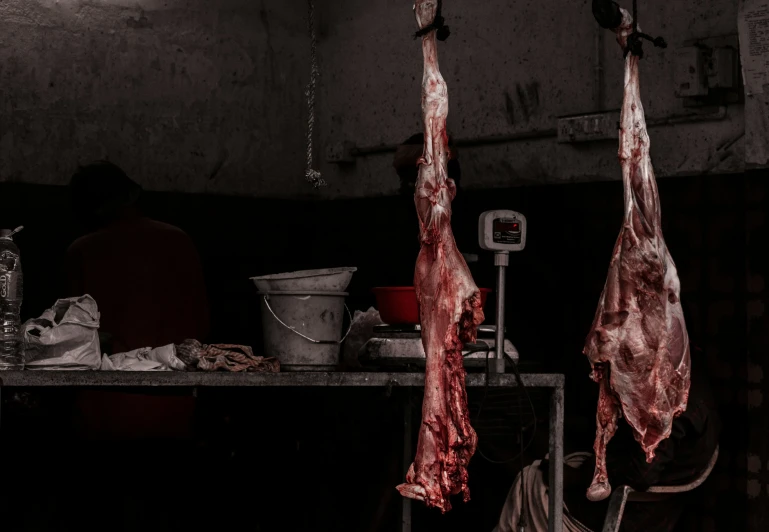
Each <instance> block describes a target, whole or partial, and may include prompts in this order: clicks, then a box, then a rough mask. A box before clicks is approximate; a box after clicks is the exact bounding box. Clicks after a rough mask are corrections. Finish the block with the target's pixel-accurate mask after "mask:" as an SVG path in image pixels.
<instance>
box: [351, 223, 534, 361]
mask: <svg viewBox="0 0 769 532" xmlns="http://www.w3.org/2000/svg"><path fill="white" fill-rule="evenodd" d="M478 243H479V245H480V246H481V249H484V250H486V251H493V252H494V265H495V266H496V267H497V291H496V296H497V297H496V318H497V319H496V325H481V326H480V327H478V337H477V340H476V342H475V343H474V344H465V346H464V349H463V355H464V360H465V366H467V367H481V368H485V367H487V364H488V368H489V371H492V372H495V373H504V372H505V356H504V355H505V354H506V355H507V356H509V357H510V358H511V359H512V360H513V361H514V362H515V363H516V364H517V363H518V351H517V350H516V348H515V346H514V345H513V344H512V342H510V340H507V339H505V332H506V331H505V328H504V321H505V271H506V268H507V266H508V264H509V258H510V252H514V251H521V250H523V248H524V247H525V246H526V217H525V216H524V215H522V214H520V213H518V212H515V211H508V210H496V211H487V212H484V213H483V214H481V216H480V218H479V219H478ZM421 331H422V329H421V327H420V326H419V325H377V326H375V327H374V336H373V337H372V338H371V339H370V340H368V341H367V342H366V343H365V344H364V345H363V347H361V349H360V352H359V353H358V360H359V361H360V362H361V363H362V364H366V365H371V366H377V367H380V368H389V367H393V366H404V365H405V366H419V367H421V366H424V365H425V352H424V347H423V346H422V336H421Z"/></svg>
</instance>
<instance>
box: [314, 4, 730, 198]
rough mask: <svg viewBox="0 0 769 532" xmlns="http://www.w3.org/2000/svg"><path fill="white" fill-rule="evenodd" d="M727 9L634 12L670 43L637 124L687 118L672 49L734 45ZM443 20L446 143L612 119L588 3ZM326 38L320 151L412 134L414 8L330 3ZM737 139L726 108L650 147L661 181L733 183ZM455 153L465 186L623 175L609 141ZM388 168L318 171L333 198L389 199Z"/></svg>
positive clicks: (546, 142) (528, 143)
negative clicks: (687, 44) (606, 113)
mask: <svg viewBox="0 0 769 532" xmlns="http://www.w3.org/2000/svg"><path fill="white" fill-rule="evenodd" d="M622 4H623V7H626V8H630V6H631V4H630V2H629V1H625V2H622ZM736 9H737V8H736V3H735V2H733V1H732V0H698V1H696V2H654V3H649V2H646V3H643V2H641V11H640V16H639V19H640V21H641V26H642V27H643V29H645V30H646V31H648V32H650V33H652V34H654V35H655V36H656V35H658V34H659V35H662V36H664V37H665V38H666V39H667V41H668V44H669V48H668V49H667V50H660V49H654V48H653V47H652V46H651V45H649V44H647V45H646V51H647V56H646V57H645V58H644V60H643V62H642V73H641V76H642V78H641V84H642V91H643V97H644V106H645V110H646V113H647V117H649V118H657V119H660V118H665V117H669V116H672V115H680V114H682V113H684V112H687V110H686V109H684V108H683V105H682V103H681V101H680V100H679V99H677V98H676V97H675V95H674V92H673V91H674V83H673V57H674V51H675V48H676V47H678V46H680V45H681V44H682V43H683V42H684V41H685V40H687V39H694V38H705V37H712V36H719V35H729V34H734V35H736V33H737V18H736V16H737V15H736V13H737V11H736ZM443 11H444V16H445V17H446V19H447V24H448V25H449V26H450V27H451V29H452V35H451V37H450V38H449V39H448V40H447V41H446V42H445V43H443V44H441V45H440V52H439V55H440V62H441V70H442V72H443V75H444V77H445V78H446V81H447V83H448V87H449V99H450V111H449V128H450V132H451V133H452V134H453V135H454V136H455V138H458V139H472V138H474V137H479V136H491V135H508V134H516V133H517V134H524V135H525V134H526V133H527V132H534V131H537V130H540V131H541V130H547V129H553V128H555V127H556V117H557V116H562V115H569V114H577V113H585V112H593V111H597V110H600V109H618V108H619V106H620V103H621V98H622V69H623V61H622V52H621V50H620V48H619V46H618V45H617V43H616V41H615V40H614V38H613V34H611V33H609V32H604V36H603V37H604V42H603V46H602V50H603V56H604V64H605V75H604V78H605V83H604V87H603V92H604V93H605V101H604V102H603V103H600V102H598V101H597V99H598V98H599V97H600V96H599V94H598V93H597V91H596V90H595V88H596V83H595V68H594V67H595V57H596V53H595V40H594V39H595V34H596V30H597V24H596V23H595V21H594V19H593V17H592V15H591V12H590V2H589V1H587V0H585V1H582V2H532V1H526V0H516V1H515V2H509V1H507V0H489V1H485V2H469V1H465V2H462V1H460V0H447V1H446V2H445V3H444V10H443ZM322 27H323V30H324V40H323V46H322V57H323V64H322V67H321V69H322V75H323V83H324V96H325V98H324V100H323V102H322V113H323V128H324V129H323V137H324V140H325V141H327V142H333V141H341V140H350V141H353V142H355V143H356V144H357V145H358V146H373V145H378V144H395V143H399V142H401V141H403V140H405V139H406V138H407V137H408V136H410V135H412V134H413V133H416V132H419V131H420V130H421V125H420V109H419V105H420V82H421V75H422V59H421V49H420V46H419V43H418V41H414V40H413V39H412V38H411V32H413V31H414V30H415V22H414V18H413V14H412V11H411V2H409V1H408V0H369V1H367V2H360V1H358V0H338V1H335V2H328V3H327V4H326V9H325V11H324V13H323V23H322ZM743 133H744V117H743V112H742V106H734V107H730V108H728V109H727V113H726V117H725V119H724V120H722V121H718V122H707V123H693V124H679V125H676V126H675V127H671V126H661V127H655V128H653V129H652V130H651V132H650V135H651V141H652V156H653V158H654V163H655V168H656V171H657V174H658V175H659V176H670V175H685V174H703V173H707V172H714V173H720V172H723V173H726V172H739V171H741V170H742V168H743V165H744V150H743V145H742V140H741V136H742V135H743ZM460 150H461V151H460V160H461V162H462V173H463V181H464V182H465V183H464V184H465V186H467V187H489V186H491V187H497V186H511V185H525V184H533V183H543V182H568V181H586V180H606V179H619V177H620V171H619V165H618V163H617V159H616V151H617V146H616V142H602V143H598V144H591V145H588V146H585V145H582V146H575V145H559V144H557V143H556V142H555V139H554V138H546V139H539V140H521V141H518V142H511V143H506V144H495V145H488V146H480V147H472V148H465V149H461V148H460ZM391 162H392V153H386V154H383V155H376V156H369V157H365V158H358V159H357V161H356V163H355V165H354V167H350V168H343V167H339V166H336V165H326V166H325V167H324V168H323V170H324V173H325V174H326V177H327V181H328V182H329V184H330V188H332V190H330V191H329V193H332V194H340V195H355V196H357V195H367V194H387V193H394V192H395V190H396V189H397V186H398V180H397V177H396V176H395V174H394V172H393V171H392V168H391Z"/></svg>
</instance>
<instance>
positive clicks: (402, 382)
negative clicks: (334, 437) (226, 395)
mask: <svg viewBox="0 0 769 532" xmlns="http://www.w3.org/2000/svg"><path fill="white" fill-rule="evenodd" d="M521 377H522V381H523V385H524V386H526V387H527V388H549V389H551V394H550V478H549V485H550V486H552V487H553V489H552V490H551V497H550V500H549V503H550V505H549V506H550V507H549V512H548V515H549V520H548V521H549V522H548V532H556V531H558V532H561V531H562V530H563V410H564V404H563V401H564V395H563V393H564V381H565V378H564V376H563V375H561V374H540V373H529V374H523V375H521ZM488 379H489V380H488V384H487V382H486V375H484V374H468V375H467V379H466V385H467V386H468V387H483V386H487V385H488V386H489V387H510V388H512V387H515V386H517V385H518V384H517V382H516V380H515V376H514V375H512V374H490V375H489V377H488ZM424 380H425V376H424V373H384V372H382V373H380V372H377V373H373V372H336V373H326V372H301V373H293V372H286V373H202V372H171V371H161V372H142V371H136V372H129V371H7V372H0V390H2V388H4V387H19V388H21V387H23V388H37V387H79V388H93V387H134V388H137V387H138V388H144V387H147V388H153V387H169V386H172V387H193V388H195V387H253V386H259V387H287V386H312V387H324V386H334V387H340V386H341V387H355V386H381V387H396V386H398V387H422V386H424ZM410 418H411V412H410V410H409V409H407V412H406V420H405V421H406V428H407V429H408V427H409V426H410V424H411V419H410ZM412 459H413V456H412V451H411V433H410V430H406V438H405V439H404V460H405V462H406V465H408V464H410V463H411V460H412ZM401 530H402V531H403V532H411V499H407V498H404V499H403V519H402V527H401Z"/></svg>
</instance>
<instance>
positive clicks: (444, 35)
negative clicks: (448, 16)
mask: <svg viewBox="0 0 769 532" xmlns="http://www.w3.org/2000/svg"><path fill="white" fill-rule="evenodd" d="M442 7H443V0H438V8H437V9H436V10H435V18H434V19H433V21H432V22H431V23H430V24H429V25H427V26H425V27H424V28H422V29H421V30H419V31H418V32H416V33H415V34H414V39H418V38H419V37H424V36H425V35H427V34H428V33H430V32H431V31H433V30H434V31H435V37H436V38H437V39H438V40H439V41H445V40H446V39H448V38H449V35H451V30H449V27H448V26H446V21H445V19H444V18H443V16H442V15H441V8H442Z"/></svg>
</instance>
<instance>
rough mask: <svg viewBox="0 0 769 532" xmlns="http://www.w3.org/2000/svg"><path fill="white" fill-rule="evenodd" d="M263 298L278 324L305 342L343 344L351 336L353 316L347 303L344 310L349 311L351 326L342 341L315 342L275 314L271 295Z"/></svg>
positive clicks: (265, 295)
mask: <svg viewBox="0 0 769 532" xmlns="http://www.w3.org/2000/svg"><path fill="white" fill-rule="evenodd" d="M262 297H263V298H264V304H265V305H267V310H269V311H270V314H272V317H273V318H275V319H276V320H278V323H280V324H281V325H282V326H283V327H285V328H286V329H288V330H289V331H291V332H292V333H294V334H296V335H299V336H301V337H302V338H304V339H305V340H309V341H310V342H312V343H314V344H341V343H342V342H344V341H345V340H346V339H347V335H348V334H350V331H351V330H352V314H350V309H349V308H347V303H345V304H344V309H345V310H346V311H347V316H348V317H349V318H350V326H349V327H348V328H347V332H346V333H344V336H342V339H341V340H339V341H338V342H336V341H332V340H313V339H312V338H310V337H309V336H305V335H304V334H302V333H300V332H299V331H297V330H296V329H295V328H294V327H291V326H290V325H286V324H285V323H283V320H281V319H280V318H279V317H278V316H277V314H275V311H274V310H272V307H271V306H270V302H269V297H270V296H269V294H264V295H263V296H262Z"/></svg>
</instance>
